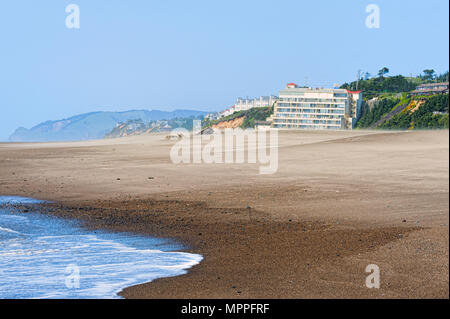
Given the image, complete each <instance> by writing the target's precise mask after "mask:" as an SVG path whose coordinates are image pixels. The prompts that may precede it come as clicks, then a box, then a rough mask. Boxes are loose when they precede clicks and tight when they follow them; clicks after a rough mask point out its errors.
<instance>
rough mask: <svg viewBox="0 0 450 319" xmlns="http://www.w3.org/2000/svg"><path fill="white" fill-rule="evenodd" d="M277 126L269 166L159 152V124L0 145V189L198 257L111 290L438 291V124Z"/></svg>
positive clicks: (444, 280)
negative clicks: (122, 132)
mask: <svg viewBox="0 0 450 319" xmlns="http://www.w3.org/2000/svg"><path fill="white" fill-rule="evenodd" d="M280 134H281V135H282V137H283V139H282V140H281V141H282V145H280V152H279V153H280V169H279V171H278V172H277V173H276V174H275V175H273V176H262V175H258V174H257V168H255V167H254V166H252V165H248V164H242V165H178V166H177V165H173V164H171V163H170V160H169V159H168V154H169V149H170V146H171V143H170V142H168V141H166V140H164V139H163V137H162V136H151V137H139V138H125V139H120V140H119V141H117V140H112V141H100V142H89V143H84V144H83V143H77V144H75V145H74V144H72V143H61V144H60V145H52V146H51V147H49V146H48V145H42V144H35V145H31V146H30V145H28V146H26V147H25V146H23V147H22V146H18V145H15V146H13V147H8V146H3V145H2V146H1V147H0V163H1V164H0V165H1V166H0V167H1V169H0V178H1V179H2V181H3V183H1V184H0V193H1V194H5V195H6V194H13V195H18V196H27V197H33V198H39V199H44V200H53V201H55V202H56V203H55V204H52V205H53V206H49V207H48V208H49V210H51V211H52V213H53V214H55V215H59V216H62V217H64V216H66V217H72V218H77V219H80V220H82V221H83V223H85V224H86V225H87V226H88V227H92V228H99V229H100V228H101V229H106V230H117V231H130V232H133V233H137V234H147V235H151V236H156V237H163V238H167V237H169V238H174V239H175V240H177V241H179V242H181V243H184V244H186V245H187V246H188V247H189V249H188V250H187V251H188V252H193V253H198V254H201V255H202V256H203V257H204V259H203V261H202V262H201V263H200V264H198V265H196V266H194V267H193V268H190V269H189V270H188V273H187V274H186V275H182V276H177V277H172V278H164V279H157V280H155V281H152V282H150V283H146V284H142V285H137V286H132V287H128V288H126V289H124V290H123V291H122V293H121V296H123V297H125V298H192V299H196V298H269V299H270V298H448V295H449V290H448V282H449V279H448V278H449V275H448V233H449V228H448V131H444V132H407V133H399V132H395V133H391V134H389V133H386V132H383V133H373V132H371V133H370V134H366V133H365V132H338V133H334V134H330V133H328V132H280ZM299 159H301V163H299ZM411 159H414V161H411ZM425 168H426V169H425ZM119 177H120V180H118V178H119ZM150 177H152V178H151V179H150ZM373 263H375V264H377V265H379V266H380V269H381V273H382V284H381V288H380V289H367V288H366V287H365V284H364V283H365V278H366V276H367V274H366V273H365V267H366V266H367V265H368V264H373Z"/></svg>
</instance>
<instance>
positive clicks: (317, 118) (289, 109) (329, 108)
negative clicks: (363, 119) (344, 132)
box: [272, 83, 362, 129]
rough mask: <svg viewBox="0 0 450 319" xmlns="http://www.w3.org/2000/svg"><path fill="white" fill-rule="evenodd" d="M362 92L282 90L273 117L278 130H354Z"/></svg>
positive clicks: (308, 89)
mask: <svg viewBox="0 0 450 319" xmlns="http://www.w3.org/2000/svg"><path fill="white" fill-rule="evenodd" d="M361 104H362V93H361V91H348V90H345V89H314V88H299V87H298V86H297V85H296V84H295V83H289V84H288V85H287V86H286V89H284V90H281V91H280V94H279V98H278V102H277V103H276V104H275V110H274V114H273V116H272V119H273V124H272V126H273V127H275V128H296V129H352V128H353V127H354V126H355V124H356V121H357V120H358V118H359V116H360V113H361Z"/></svg>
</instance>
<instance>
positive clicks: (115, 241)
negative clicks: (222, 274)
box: [0, 196, 202, 298]
mask: <svg viewBox="0 0 450 319" xmlns="http://www.w3.org/2000/svg"><path fill="white" fill-rule="evenodd" d="M36 202H38V201H36V200H33V199H29V198H20V197H1V196H0V298H118V295H117V293H118V292H119V291H121V290H122V289H123V288H125V287H128V286H132V285H136V284H140V283H144V282H149V281H152V280H154V279H156V278H161V277H172V276H178V275H182V274H185V273H186V272H187V269H189V268H190V267H192V266H194V265H196V264H198V263H199V262H200V261H201V260H202V256H200V255H197V254H190V253H184V252H177V251H175V250H177V249H181V248H182V247H181V246H179V245H176V244H174V243H171V242H170V241H168V240H163V239H157V238H152V237H146V236H136V235H133V234H128V233H111V232H103V231H88V230H85V229H84V228H82V227H80V225H79V224H78V223H77V222H76V221H67V220H63V219H60V218H56V217H51V216H47V215H43V214H39V213H26V214H18V213H14V212H13V211H12V210H11V209H10V207H9V206H8V204H21V203H36ZM78 273H79V276H78ZM73 283H76V284H73Z"/></svg>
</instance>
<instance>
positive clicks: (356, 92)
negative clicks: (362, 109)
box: [347, 90, 362, 94]
mask: <svg viewBox="0 0 450 319" xmlns="http://www.w3.org/2000/svg"><path fill="white" fill-rule="evenodd" d="M347 92H348V93H352V94H359V93H361V92H362V91H350V90H347Z"/></svg>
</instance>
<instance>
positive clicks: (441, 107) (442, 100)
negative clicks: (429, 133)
mask: <svg viewBox="0 0 450 319" xmlns="http://www.w3.org/2000/svg"><path fill="white" fill-rule="evenodd" d="M415 101H418V102H419V101H420V102H423V103H422V105H418V106H417V107H413V108H409V107H408V108H406V109H405V110H403V111H402V112H401V113H399V114H397V115H395V116H394V117H392V119H390V120H389V121H386V122H384V123H382V124H381V125H380V126H379V128H382V129H439V128H449V121H448V111H449V107H448V106H449V100H448V94H442V95H434V96H430V97H425V96H424V97H420V98H417V99H415ZM416 104H417V103H416Z"/></svg>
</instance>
